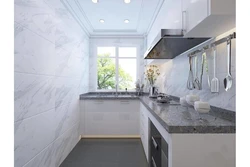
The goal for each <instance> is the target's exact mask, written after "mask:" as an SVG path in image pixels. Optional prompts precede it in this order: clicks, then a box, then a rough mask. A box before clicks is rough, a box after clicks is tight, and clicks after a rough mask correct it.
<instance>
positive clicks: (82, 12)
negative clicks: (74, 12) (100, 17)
mask: <svg viewBox="0 0 250 167" xmlns="http://www.w3.org/2000/svg"><path fill="white" fill-rule="evenodd" d="M75 3H76V5H77V7H78V9H79V10H80V12H81V14H82V15H83V17H84V19H85V20H86V21H87V23H88V24H89V26H90V27H91V28H92V31H93V30H94V27H93V25H92V24H91V22H90V21H89V19H88V17H87V16H86V14H85V12H84V10H83V8H82V6H81V4H80V3H79V1H78V0H75Z"/></svg>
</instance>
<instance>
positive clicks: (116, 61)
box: [94, 44, 140, 92]
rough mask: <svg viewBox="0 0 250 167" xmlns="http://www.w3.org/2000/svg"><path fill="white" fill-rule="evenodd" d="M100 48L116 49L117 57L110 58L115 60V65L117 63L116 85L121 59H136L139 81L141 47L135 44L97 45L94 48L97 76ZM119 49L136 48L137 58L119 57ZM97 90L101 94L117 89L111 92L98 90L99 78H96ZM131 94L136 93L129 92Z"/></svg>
mask: <svg viewBox="0 0 250 167" xmlns="http://www.w3.org/2000/svg"><path fill="white" fill-rule="evenodd" d="M98 47H115V57H110V58H115V63H116V75H115V80H116V83H118V64H119V59H136V81H137V80H138V78H139V73H140V71H139V70H140V68H139V66H140V64H139V63H140V61H139V60H140V45H135V44H119V45H117V44H116V45H95V47H94V55H95V62H96V63H95V69H96V71H95V75H96V76H97V71H98V69H97V59H98V56H97V49H98ZM119 47H135V48H136V52H137V53H136V57H135V58H134V57H118V53H119ZM95 90H96V91H100V92H112V91H115V89H109V90H106V89H97V77H96V81H95ZM118 91H125V90H120V89H118ZM129 91H130V92H135V90H133V91H131V90H129Z"/></svg>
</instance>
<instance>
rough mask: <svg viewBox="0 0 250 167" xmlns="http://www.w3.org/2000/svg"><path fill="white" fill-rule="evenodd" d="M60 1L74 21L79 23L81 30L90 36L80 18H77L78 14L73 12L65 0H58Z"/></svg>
mask: <svg viewBox="0 0 250 167" xmlns="http://www.w3.org/2000/svg"><path fill="white" fill-rule="evenodd" d="M60 1H61V2H62V4H63V5H64V7H65V8H66V9H67V10H68V12H69V13H70V14H71V15H72V17H73V18H74V19H75V21H76V22H77V23H78V24H79V26H80V27H81V28H82V30H83V31H84V32H85V33H86V34H87V36H88V37H90V32H89V31H88V29H87V28H86V26H85V24H83V23H82V21H81V19H79V17H78V15H77V14H76V13H75V11H74V10H73V8H72V7H71V5H70V4H69V2H68V1H67V0H60Z"/></svg>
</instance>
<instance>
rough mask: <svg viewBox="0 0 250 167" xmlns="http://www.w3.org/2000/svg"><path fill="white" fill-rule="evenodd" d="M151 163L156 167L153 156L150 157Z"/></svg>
mask: <svg viewBox="0 0 250 167" xmlns="http://www.w3.org/2000/svg"><path fill="white" fill-rule="evenodd" d="M152 164H153V166H154V167H157V166H156V163H155V160H154V157H152Z"/></svg>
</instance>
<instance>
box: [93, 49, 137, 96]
mask: <svg viewBox="0 0 250 167" xmlns="http://www.w3.org/2000/svg"><path fill="white" fill-rule="evenodd" d="M136 80H137V47H97V90H114V89H115V88H116V84H117V85H118V89H119V90H125V89H126V88H127V89H128V90H131V91H132V90H135V81H136Z"/></svg>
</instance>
